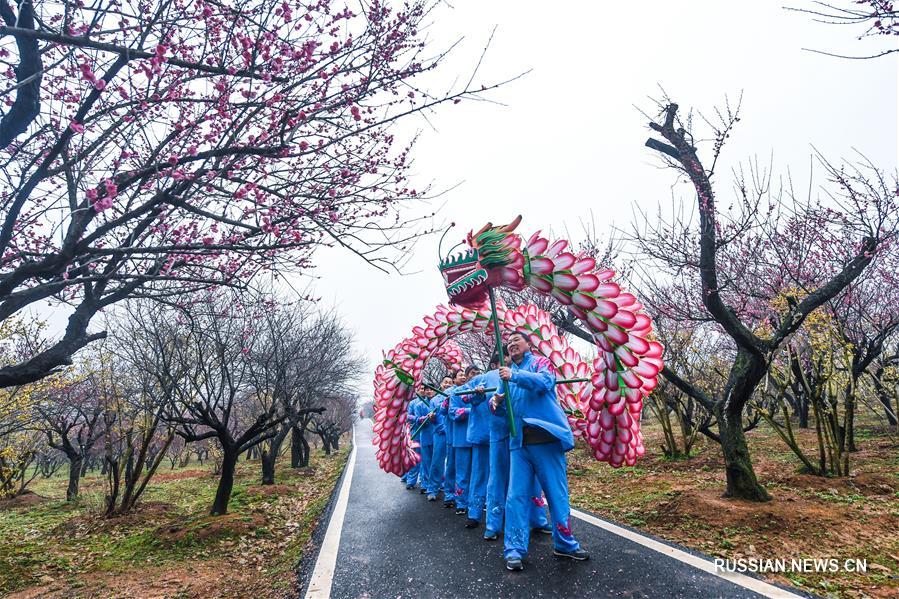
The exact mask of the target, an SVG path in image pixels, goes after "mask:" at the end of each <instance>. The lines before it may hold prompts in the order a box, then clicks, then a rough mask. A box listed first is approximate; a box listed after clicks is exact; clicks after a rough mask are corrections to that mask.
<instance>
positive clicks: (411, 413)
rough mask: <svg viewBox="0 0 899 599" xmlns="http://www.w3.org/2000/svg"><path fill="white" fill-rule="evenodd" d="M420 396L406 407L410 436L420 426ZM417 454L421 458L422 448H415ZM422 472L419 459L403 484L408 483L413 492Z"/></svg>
mask: <svg viewBox="0 0 899 599" xmlns="http://www.w3.org/2000/svg"><path fill="white" fill-rule="evenodd" d="M418 403H419V402H418V396H417V395H416V396H413V397H412V400H411V401H409V405H408V406H406V426H408V427H409V434H410V435H411V434H412V431H414V430H415V429H416V427H417V425H418V408H417V407H416V406H417V404H418ZM414 450H415V453H417V454H418V455H419V456H421V447H415V448H414ZM420 471H421V459H419V461H418V463H417V464H415V465H414V466H412V467H411V468H409V470H408V471H407V472H406V474H404V475H403V476H402V480H403V482H405V483H406V489H408V490H412V489H414V488H415V485H416V484H417V483H418V475H419V473H420Z"/></svg>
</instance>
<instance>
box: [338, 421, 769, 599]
mask: <svg viewBox="0 0 899 599" xmlns="http://www.w3.org/2000/svg"><path fill="white" fill-rule="evenodd" d="M371 434H372V433H371V421H370V420H362V421H361V422H357V424H356V442H357V445H358V449H357V455H356V468H355V473H354V475H353V481H352V486H351V489H350V495H349V504H348V506H347V511H346V518H345V520H344V524H343V534H342V537H341V540H340V548H339V551H338V555H337V567H336V571H335V573H334V579H333V586H332V589H331V596H332V597H335V598H344V597H346V598H356V597H373V598H379V599H380V598H382V597H384V598H388V597H389V598H394V599H399V598H405V597H408V598H412V597H439V598H441V599H449V598H454V597H465V598H467V597H472V598H474V597H479V598H480V597H485V598H486V597H489V598H491V599H492V598H499V597H653V598H655V597H690V598H695V597H727V598H729V599H730V598H738V597H760V596H761V595H758V594H756V593H754V592H752V591H749V590H748V589H745V588H743V587H740V586H737V585H735V584H733V583H731V582H728V581H726V580H723V579H721V578H718V577H717V576H713V575H711V574H707V573H705V572H702V571H700V570H697V569H695V568H693V567H691V566H689V565H687V564H684V563H681V562H680V561H677V560H675V559H672V558H670V557H667V556H665V555H661V554H659V553H657V552H655V551H652V550H651V549H648V548H646V547H643V546H641V545H638V544H636V543H633V542H631V541H629V540H627V539H624V538H621V537H619V536H617V535H615V534H612V533H610V532H607V531H605V530H603V529H601V528H598V527H596V526H593V525H591V524H589V523H586V522H583V521H581V520H578V519H574V518H572V526H573V529H574V533H575V535H576V536H577V538H578V540H579V541H580V543H581V546H582V547H583V548H584V549H586V550H587V551H589V552H590V555H591V557H590V560H589V561H586V562H573V561H571V560H566V559H560V558H557V557H555V556H553V555H552V539H551V537H549V536H547V535H534V537H533V538H532V540H531V548H530V554H529V556H528V558H527V559H526V560H525V569H524V571H522V572H508V571H507V570H506V569H505V567H504V565H503V561H502V537H500V540H499V541H498V542H497V541H494V542H487V541H484V540H483V539H482V538H481V535H482V534H483V528H477V529H473V530H469V529H466V528H464V526H463V523H464V521H465V520H464V518H465V516H457V515H455V514H454V513H453V511H452V510H450V509H444V507H443V502H442V501H437V502H428V501H427V500H426V498H425V496H424V495H420V494H419V492H418V490H414V491H407V490H406V489H405V487H404V486H403V485H402V484H401V483H400V481H399V479H398V478H397V477H396V476H394V475H391V474H387V473H385V472H382V471H381V470H380V469H379V468H378V465H377V462H376V461H375V451H374V447H373V446H372V445H371V442H370V439H371Z"/></svg>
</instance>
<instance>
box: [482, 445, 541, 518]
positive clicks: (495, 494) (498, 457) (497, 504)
mask: <svg viewBox="0 0 899 599" xmlns="http://www.w3.org/2000/svg"><path fill="white" fill-rule="evenodd" d="M508 490H509V437H506V438H505V439H503V440H501V441H491V442H490V475H489V476H488V478H487V527H486V531H485V534H487V533H493V532H499V531H501V530H503V520H504V518H503V516H504V515H505V512H506V492H507V491H508ZM531 497H532V499H531V504H530V510H531V515H530V525H531V528H545V527H546V526H547V524H548V522H547V519H546V508H544V507H543V506H542V505H538V503H542V502H540V501H538V500H539V499H540V498H541V497H543V490H542V489H541V488H540V483H538V482H537V480H536V477H534V489H533V492H532V493H531Z"/></svg>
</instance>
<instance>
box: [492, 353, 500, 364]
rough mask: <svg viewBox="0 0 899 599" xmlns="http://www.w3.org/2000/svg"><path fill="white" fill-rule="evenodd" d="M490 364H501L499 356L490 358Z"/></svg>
mask: <svg viewBox="0 0 899 599" xmlns="http://www.w3.org/2000/svg"><path fill="white" fill-rule="evenodd" d="M490 363H491V364H499V354H493V355H492V356H490Z"/></svg>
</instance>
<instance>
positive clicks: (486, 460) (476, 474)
mask: <svg viewBox="0 0 899 599" xmlns="http://www.w3.org/2000/svg"><path fill="white" fill-rule="evenodd" d="M498 367H499V356H494V357H493V359H492V360H491V361H490V369H489V372H487V373H485V374H477V375H475V376H473V377H472V378H470V379H469V380H468V385H467V389H468V390H469V391H472V390H474V389H482V388H484V387H485V386H488V385H490V384H491V383H492V384H493V386H497V385H498V384H499V376H498V374H497V372H496V369H497V368H498ZM472 368H473V367H469V370H471V369H472ZM471 374H474V372H472V373H471ZM476 396H477V394H475V393H474V392H471V393H469V394H466V395H463V396H462V401H464V402H466V403H470V404H471V411H470V413H469V416H468V430H467V431H466V436H467V439H468V442H469V443H471V483H470V486H469V490H468V520H467V521H466V522H465V527H466V528H476V527H477V526H478V525H479V524H480V523H481V519H482V518H483V517H484V505H485V503H486V501H487V479H488V477H489V473H490V421H491V420H496V418H494V417H493V415H492V414H491V413H490V408H489V406H488V405H487V404H486V402H478V403H474V402H473V401H472V400H473V399H474V398H475V397H476ZM480 397H483V394H480Z"/></svg>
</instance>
